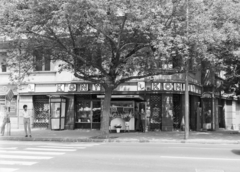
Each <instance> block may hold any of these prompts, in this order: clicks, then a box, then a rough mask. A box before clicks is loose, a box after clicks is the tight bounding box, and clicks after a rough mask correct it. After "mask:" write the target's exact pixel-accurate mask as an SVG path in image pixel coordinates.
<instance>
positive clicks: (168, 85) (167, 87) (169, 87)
mask: <svg viewBox="0 0 240 172" xmlns="http://www.w3.org/2000/svg"><path fill="white" fill-rule="evenodd" d="M163 89H164V90H167V91H170V90H173V84H172V83H163Z"/></svg>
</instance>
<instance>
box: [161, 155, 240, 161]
mask: <svg viewBox="0 0 240 172" xmlns="http://www.w3.org/2000/svg"><path fill="white" fill-rule="evenodd" d="M160 157H161V158H168V159H191V160H222V161H240V159H237V158H232V159H231V158H202V157H183V156H160Z"/></svg>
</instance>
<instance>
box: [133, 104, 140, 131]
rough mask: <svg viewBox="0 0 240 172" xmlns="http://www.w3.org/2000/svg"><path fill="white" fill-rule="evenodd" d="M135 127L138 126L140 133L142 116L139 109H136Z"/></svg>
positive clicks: (137, 129)
mask: <svg viewBox="0 0 240 172" xmlns="http://www.w3.org/2000/svg"><path fill="white" fill-rule="evenodd" d="M134 116H135V126H136V131H140V124H141V121H140V120H141V115H140V112H139V110H138V107H136V108H135V114H134Z"/></svg>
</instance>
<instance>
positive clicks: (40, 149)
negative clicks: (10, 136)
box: [26, 148, 77, 152]
mask: <svg viewBox="0 0 240 172" xmlns="http://www.w3.org/2000/svg"><path fill="white" fill-rule="evenodd" d="M26 149H27V150H39V151H60V152H64V151H66V152H71V151H76V150H77V149H48V148H47V149H45V148H26Z"/></svg>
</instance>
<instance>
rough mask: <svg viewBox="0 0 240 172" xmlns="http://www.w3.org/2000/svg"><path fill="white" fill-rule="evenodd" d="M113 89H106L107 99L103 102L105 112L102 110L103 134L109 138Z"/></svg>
mask: <svg viewBox="0 0 240 172" xmlns="http://www.w3.org/2000/svg"><path fill="white" fill-rule="evenodd" d="M112 92H113V88H111V87H107V88H105V98H104V102H103V110H102V120H101V129H100V130H101V132H102V133H103V135H104V136H106V137H107V138H108V137H109V117H110V105H111V96H112Z"/></svg>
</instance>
